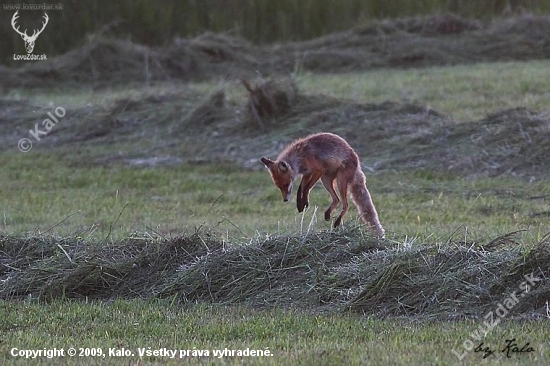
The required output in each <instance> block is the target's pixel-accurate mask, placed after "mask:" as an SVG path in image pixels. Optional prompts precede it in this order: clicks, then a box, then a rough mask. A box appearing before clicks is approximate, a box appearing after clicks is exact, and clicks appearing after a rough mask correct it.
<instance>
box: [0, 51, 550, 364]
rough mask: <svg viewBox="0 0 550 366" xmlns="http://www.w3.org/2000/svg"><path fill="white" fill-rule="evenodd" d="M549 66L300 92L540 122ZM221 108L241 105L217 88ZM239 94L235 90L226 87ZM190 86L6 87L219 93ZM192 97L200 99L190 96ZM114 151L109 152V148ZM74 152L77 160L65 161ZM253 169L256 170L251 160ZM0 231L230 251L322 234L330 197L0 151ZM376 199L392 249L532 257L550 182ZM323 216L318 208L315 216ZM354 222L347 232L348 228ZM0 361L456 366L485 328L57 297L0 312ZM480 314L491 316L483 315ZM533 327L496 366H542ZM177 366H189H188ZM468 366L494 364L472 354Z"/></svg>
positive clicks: (410, 76) (53, 94) (428, 185)
mask: <svg viewBox="0 0 550 366" xmlns="http://www.w3.org/2000/svg"><path fill="white" fill-rule="evenodd" d="M549 73H550V68H548V66H547V63H545V62H538V61H535V62H525V63H517V62H515V63H497V64H490V65H483V64H480V65H470V66H458V67H441V68H430V69H422V70H377V71H375V72H366V73H361V74H342V75H309V74H304V75H300V76H299V79H298V84H299V87H300V88H301V90H303V91H304V92H306V93H318V92H322V93H326V94H330V95H334V96H337V97H344V98H350V99H353V100H357V101H360V102H372V103H378V102H382V101H386V100H392V101H408V102H415V103H419V104H422V105H429V106H430V107H431V108H433V109H435V110H438V111H440V112H442V113H445V114H449V115H451V116H453V117H454V119H455V120H457V121H465V120H471V119H479V118H482V117H484V116H485V115H486V114H487V113H492V112H495V111H497V110H502V109H505V108H512V107H517V106H527V107H528V108H532V109H535V110H542V111H544V110H547V106H548V105H549V103H550V94H549V93H548V91H547V88H546V85H545V84H544V83H545V80H547V79H548V74H549ZM222 85H223V86H224V87H226V89H227V90H231V91H230V92H229V98H230V100H233V101H239V104H240V103H241V102H240V101H242V98H244V92H243V91H242V90H241V89H240V88H235V87H234V85H235V83H223V84H222ZM228 85H229V86H232V87H231V88H229V87H227V86H228ZM218 86H219V85H214V84H212V83H205V84H196V85H192V86H190V87H189V88H188V89H185V88H179V87H175V86H173V85H158V86H155V87H154V88H151V89H147V88H141V89H140V88H132V89H125V88H121V89H116V90H115V89H113V90H107V91H105V90H104V91H100V92H93V93H91V92H89V91H88V89H86V91H85V90H84V89H83V90H73V91H71V92H70V93H69V94H70V95H68V92H67V91H66V90H62V89H61V88H60V89H58V90H35V91H30V90H19V91H17V90H15V91H13V92H12V95H17V94H20V95H23V96H30V97H31V98H32V100H33V101H35V102H36V103H40V104H43V103H48V102H49V101H51V100H53V101H54V104H55V105H57V104H58V103H57V101H60V100H61V101H63V103H66V104H67V105H72V106H78V105H83V104H85V103H88V102H91V103H94V104H99V105H102V106H105V105H108V104H109V103H111V102H112V101H113V99H116V98H122V97H132V96H138V97H139V96H142V95H143V94H144V93H147V94H148V93H151V94H155V93H162V92H178V91H180V90H184V89H185V90H186V91H185V92H188V93H189V94H190V95H191V94H196V93H197V92H200V93H207V92H208V91H210V90H212V89H214V88H216V87H218ZM197 100H200V98H197ZM117 148H120V146H118V145H113V146H108V147H106V149H113V150H114V149H117ZM68 152H71V154H70V155H69V154H68ZM258 164H259V166H260V167H261V165H260V163H259V162H258ZM0 171H1V173H0V187H2V188H1V190H2V194H1V195H0V215H1V216H0V232H1V233H2V234H4V235H19V236H27V235H33V234H37V233H47V234H54V235H58V236H80V237H83V238H84V239H86V240H89V241H97V242H102V241H104V240H105V238H106V237H108V238H109V240H113V241H115V240H117V239H121V238H124V237H127V236H130V235H132V233H134V232H137V233H139V234H143V233H149V234H150V235H163V236H170V235H179V234H182V233H185V232H193V231H194V230H195V228H196V227H198V226H201V225H205V226H208V227H211V228H213V229H214V230H215V232H216V233H217V234H218V235H219V236H220V237H222V238H223V239H224V240H231V241H238V242H245V243H246V242H247V241H248V240H250V239H251V238H255V237H257V236H258V235H265V234H269V235H276V234H280V233H289V232H290V233H297V232H303V231H305V230H308V229H313V230H320V229H326V228H328V227H329V225H330V224H329V223H326V222H325V221H324V220H323V217H322V215H323V211H324V209H325V208H326V207H327V206H328V205H329V203H330V199H329V195H328V194H327V193H326V192H325V190H324V189H323V188H322V187H321V186H320V185H319V186H317V187H315V189H314V190H313V192H312V196H311V199H310V203H311V207H310V208H309V209H308V210H307V211H306V212H305V214H304V215H301V214H298V213H297V211H296V207H295V202H294V201H293V202H290V203H286V204H285V203H284V202H282V199H281V197H280V193H279V191H278V190H277V189H276V188H275V187H274V186H273V185H272V183H271V180H270V178H269V175H268V173H267V172H266V171H264V170H263V169H262V170H258V171H252V170H245V169H242V168H240V167H237V166H235V165H231V164H193V165H182V166H177V167H156V168H132V167H127V166H122V165H114V164H113V165H110V166H100V165H96V164H90V163H89V162H88V160H87V156H86V151H85V150H80V151H79V150H78V149H76V150H75V151H67V150H64V151H61V152H60V151H57V150H56V149H49V150H40V149H37V150H36V151H35V150H33V152H32V153H28V154H23V153H20V152H18V151H17V150H15V151H10V152H2V153H0ZM367 179H368V184H369V188H370V191H371V193H372V195H373V199H374V201H375V204H376V206H377V209H378V211H379V214H380V219H381V221H382V223H383V225H384V226H385V227H386V229H387V232H388V237H389V238H390V240H394V241H396V242H397V243H399V244H407V245H415V244H416V243H433V245H434V246H435V245H439V244H440V243H446V242H447V241H449V240H456V241H464V242H474V241H475V242H480V243H481V244H484V243H487V242H489V241H490V240H492V239H493V238H495V237H497V236H499V235H503V234H505V233H508V232H511V231H515V230H525V231H524V232H523V233H522V234H521V236H520V240H519V242H520V244H521V245H524V246H527V247H529V246H532V245H534V244H535V243H537V242H539V241H540V240H541V239H542V238H543V237H544V235H545V234H546V233H548V232H550V224H549V222H548V217H547V216H544V215H537V213H543V212H548V211H549V210H550V209H549V206H548V195H549V194H550V184H549V183H548V182H547V181H535V182H529V181H526V180H519V179H513V178H510V177H498V178H490V179H489V178H480V179H471V178H468V177H461V176H454V175H450V174H437V173H433V172H430V171H416V172H386V173H379V174H368V172H367ZM316 206H317V207H318V208H317V209H316ZM355 218H356V210H355V208H354V207H352V209H351V210H350V212H349V213H348V216H347V220H345V224H346V225H350V224H355ZM0 314H1V316H0V363H2V364H10V363H17V364H23V363H28V361H25V360H22V359H18V358H14V357H12V356H10V350H11V349H12V348H13V347H17V348H19V349H44V348H52V347H57V348H64V349H67V348H69V347H71V346H72V347H76V348H79V347H83V348H85V347H90V348H98V347H100V348H102V350H103V351H104V352H107V350H108V348H111V347H114V348H122V347H125V348H128V349H131V350H132V351H133V352H135V353H136V354H137V348H138V347H145V348H147V347H151V348H152V349H156V348H163V347H165V348H168V349H191V350H192V349H193V347H196V348H197V349H209V350H212V349H223V348H225V347H227V348H233V349H243V348H247V347H250V348H254V349H265V348H266V347H269V349H270V350H271V351H272V352H273V356H272V357H266V358H249V359H243V360H241V359H235V358H231V359H222V360H214V359H212V358H210V359H192V360H189V361H193V362H194V361H197V362H201V363H203V364H219V363H224V362H225V363H239V362H241V361H242V362H243V363H246V364H267V365H270V364H307V365H323V364H326V365H335V364H434V365H435V364H441V365H445V364H456V363H457V362H458V359H457V357H456V356H455V355H454V354H453V353H452V349H453V348H454V349H455V350H457V351H459V353H462V351H461V345H462V343H463V342H464V341H466V340H468V339H471V336H470V333H471V332H472V331H475V329H477V327H478V326H479V325H480V324H481V323H482V320H472V321H459V322H458V321H457V322H437V323H436V322H429V321H416V320H414V319H386V320H380V319H373V318H368V317H362V316H359V315H357V314H325V315H323V314H308V313H304V312H300V311H298V310H281V309H279V310H269V311H258V310H257V309H247V308H243V307H224V306H221V305H216V306H207V305H204V304H199V305H186V306H183V305H180V304H176V303H171V302H170V301H158V300H151V301H141V300H131V301H124V300H116V301H114V302H106V303H84V302H72V301H68V300H65V301H61V300H56V301H53V302H50V303H36V302H34V300H30V299H29V301H25V302H23V301H21V302H16V301H1V302H0ZM479 315H480V317H481V316H483V315H484V314H479ZM548 329H549V328H548V326H547V324H545V323H544V322H541V323H539V322H536V321H523V320H517V319H516V320H509V321H505V322H503V324H500V325H499V326H497V327H496V328H495V329H494V330H493V331H492V332H491V333H490V334H488V336H487V338H485V340H484V342H485V344H486V345H489V346H491V348H494V349H498V348H500V349H502V348H503V347H504V342H505V339H509V337H516V338H517V339H518V342H524V343H525V342H530V344H531V345H533V348H534V349H535V351H534V352H531V353H529V354H520V355H513V356H512V358H510V359H509V360H506V361H505V362H500V363H504V364H511V365H516V364H517V365H527V364H529V365H530V364H540V365H543V364H548V363H549V361H550V353H549V349H550V347H549V344H548V338H549V330H548ZM40 361H42V362H44V363H46V364H59V363H60V362H62V363H63V362H67V363H69V364H80V363H83V362H84V363H87V364H106V363H109V364H110V363H113V362H116V363H117V364H128V363H131V364H140V365H141V364H154V363H157V364H164V363H166V362H172V364H178V362H181V361H180V360H177V361H170V360H168V359H165V358H160V357H157V358H147V359H143V360H139V358H138V357H137V356H135V357H130V358H125V357H123V358H116V359H115V358H108V359H94V358H91V357H86V358H85V359H78V358H74V359H70V360H68V359H53V360H48V359H41V360H40ZM184 362H185V361H184ZM462 363H463V364H472V365H477V364H493V363H494V360H493V359H492V358H489V359H487V360H483V359H482V356H481V355H480V354H479V353H474V352H470V353H468V355H467V356H466V358H465V359H464V360H463V361H462Z"/></svg>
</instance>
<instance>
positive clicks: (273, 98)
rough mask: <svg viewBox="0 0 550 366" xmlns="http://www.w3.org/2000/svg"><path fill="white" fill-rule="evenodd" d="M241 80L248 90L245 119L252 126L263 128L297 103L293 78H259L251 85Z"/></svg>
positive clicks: (296, 91)
mask: <svg viewBox="0 0 550 366" xmlns="http://www.w3.org/2000/svg"><path fill="white" fill-rule="evenodd" d="M242 82H243V85H244V87H245V88H246V90H247V92H248V102H247V104H246V112H247V116H246V117H245V121H246V124H247V125H249V126H251V127H253V128H254V127H259V128H261V129H262V130H263V129H265V128H266V127H267V125H268V124H269V122H270V121H271V122H273V121H275V119H276V118H277V117H283V116H284V115H285V114H287V113H289V112H290V111H291V110H292V108H293V107H294V105H295V104H296V103H297V99H298V98H297V97H298V87H297V85H296V83H295V82H294V80H293V79H290V78H286V79H267V80H259V81H258V82H256V83H255V85H253V86H252V85H250V84H249V83H248V81H246V80H245V79H243V80H242ZM279 120H280V119H279ZM275 127H277V126H275Z"/></svg>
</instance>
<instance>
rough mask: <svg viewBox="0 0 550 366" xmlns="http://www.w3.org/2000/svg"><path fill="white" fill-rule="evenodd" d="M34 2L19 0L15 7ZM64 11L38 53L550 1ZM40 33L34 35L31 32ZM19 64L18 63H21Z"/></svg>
mask: <svg viewBox="0 0 550 366" xmlns="http://www.w3.org/2000/svg"><path fill="white" fill-rule="evenodd" d="M21 3H28V2H25V1H20V0H14V1H12V2H10V3H9V4H21ZM59 3H61V4H63V10H52V11H49V12H48V14H49V16H50V23H49V24H48V30H47V31H45V32H44V33H43V34H42V35H41V36H40V38H39V42H38V43H37V44H38V46H37V51H35V53H36V54H41V53H46V54H48V55H49V56H50V57H53V56H55V55H59V54H62V53H65V52H67V51H68V50H70V49H72V48H74V47H75V46H77V45H80V44H82V42H83V41H84V39H85V37H86V35H89V34H92V33H94V32H96V31H98V30H100V29H104V30H106V29H107V28H104V27H105V26H106V25H108V24H110V25H111V26H110V27H108V29H109V30H110V31H111V32H113V33H115V34H117V35H118V36H121V37H130V38H131V39H132V40H133V41H134V42H136V43H140V44H146V45H149V46H162V45H165V44H166V43H171V42H172V39H173V37H176V36H178V37H194V36H196V35H197V34H200V33H202V32H204V31H212V32H226V31H231V32H232V33H233V34H235V35H238V36H241V37H244V38H245V39H248V40H250V41H252V42H254V43H259V44H263V43H271V42H287V41H298V40H305V39H311V38H315V37H319V36H322V35H326V34H329V33H333V32H336V31H342V30H346V29H349V28H350V27H353V26H358V25H364V24H365V23H368V22H369V21H372V20H380V19H386V18H396V17H407V16H418V15H428V14H434V13H454V14H457V15H460V16H463V17H468V18H478V19H485V20H486V19H491V18H493V17H498V16H502V15H510V14H513V13H515V12H522V11H526V12H529V13H534V14H548V13H550V3H549V2H547V1H544V0H486V1H475V0H418V1H409V0H392V1H385V0H369V1H363V0H342V1H338V0H302V1H294V0H279V1H271V0H232V1H226V0H184V1H154V0H137V1H135V0H121V1H108V0H99V1H93V2H79V1H70V2H69V1H66V2H63V1H61V2H59ZM14 12H15V10H12V9H9V8H8V7H6V5H4V8H3V11H2V13H1V19H2V22H0V39H2V40H3V41H2V44H1V45H0V55H1V57H2V59H1V62H3V63H6V62H10V60H11V59H12V57H11V56H12V54H13V53H14V52H15V53H22V52H23V48H22V46H21V45H20V43H21V42H22V41H21V38H20V37H19V35H18V34H16V33H15V32H14V31H13V29H12V28H11V24H10V19H11V17H12V15H13V13H14ZM22 14H24V15H22V16H21V17H20V19H19V23H18V24H23V27H22V28H21V29H25V28H29V29H32V28H33V26H34V27H35V28H38V27H40V25H41V21H42V19H41V17H42V12H40V11H24V12H23V13H22ZM31 33H32V32H31ZM16 65H17V64H16Z"/></svg>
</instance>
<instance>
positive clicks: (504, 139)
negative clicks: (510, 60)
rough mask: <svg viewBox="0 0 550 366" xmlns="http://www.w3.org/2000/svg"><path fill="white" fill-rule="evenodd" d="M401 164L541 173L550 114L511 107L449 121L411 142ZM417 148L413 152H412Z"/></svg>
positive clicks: (549, 140) (549, 145) (549, 142)
mask: <svg viewBox="0 0 550 366" xmlns="http://www.w3.org/2000/svg"><path fill="white" fill-rule="evenodd" d="M410 143H411V145H412V146H420V147H421V148H419V149H411V152H410V155H409V157H408V158H407V159H408V162H405V166H408V167H413V166H416V167H419V166H420V165H421V164H426V165H428V164H429V165H432V164H434V163H435V161H436V160H440V163H439V164H434V167H435V168H436V169H438V170H448V171H454V172H457V173H466V174H468V173H469V174H484V175H490V176H494V175H500V174H507V175H513V176H520V177H527V178H532V177H545V176H547V173H546V172H547V171H548V170H549V169H550V166H548V158H547V157H548V156H550V116H548V115H547V114H540V113H535V112H531V111H529V110H527V109H525V108H515V109H511V110H506V111H502V112H499V113H495V114H492V115H489V116H487V117H486V118H485V119H482V120H480V121H473V122H465V123H460V124H452V125H448V126H445V127H441V128H438V129H436V130H434V131H433V134H432V135H431V136H430V137H429V138H428V136H423V137H419V138H415V139H412V140H411V142H410ZM414 150H416V151H414Z"/></svg>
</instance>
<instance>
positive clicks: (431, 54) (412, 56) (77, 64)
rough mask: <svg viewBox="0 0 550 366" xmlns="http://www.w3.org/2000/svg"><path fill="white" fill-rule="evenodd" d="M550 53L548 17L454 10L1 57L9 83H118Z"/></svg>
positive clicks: (100, 41)
mask: <svg viewBox="0 0 550 366" xmlns="http://www.w3.org/2000/svg"><path fill="white" fill-rule="evenodd" d="M549 57H550V17H543V16H532V15H521V16H517V17H512V18H502V19H496V20H494V21H493V22H491V23H485V24H484V23H482V22H480V21H477V20H471V19H463V18H460V17H457V16H454V15H433V16H428V17H414V18H404V19H395V20H384V21H376V22H371V23H369V24H366V25H363V26H360V27H358V28H355V29H350V30H348V31H345V32H340V33H334V34H330V35H327V36H323V37H320V38H316V39H313V40H309V41H303V42H292V43H288V44H282V45H266V46H255V45H253V44H251V43H249V42H247V41H246V40H244V39H242V38H239V37H235V36H232V35H229V34H214V33H210V32H207V33H204V34H202V35H199V36H197V37H194V38H185V39H184V38H176V39H175V40H174V41H173V42H172V43H170V44H168V45H166V46H163V47H159V48H151V47H147V46H144V45H139V44H135V43H132V42H130V41H129V40H121V39H117V38H113V37H109V36H107V35H105V34H103V33H98V34H96V35H93V36H91V37H88V39H87V40H86V41H85V42H84V43H83V44H82V45H81V46H80V47H78V48H75V49H74V50H72V51H70V52H68V53H66V54H63V55H60V56H57V57H53V58H51V59H50V58H49V59H48V60H47V61H41V62H32V63H17V64H15V65H13V66H21V65H20V64H23V65H22V66H21V67H14V68H9V67H4V66H1V65H0V80H2V86H4V87H44V86H45V87H51V86H54V85H56V86H57V85H58V84H59V83H60V82H65V83H73V84H78V85H81V84H83V83H84V84H88V83H92V84H94V85H100V86H103V85H113V84H118V83H129V82H133V83H145V84H147V85H148V84H149V83H152V82H155V81H167V80H169V81H174V80H177V81H183V82H185V81H190V80H193V81H197V80H206V79H219V78H226V79H235V78H241V77H245V78H249V77H254V75H257V73H258V72H259V73H260V74H262V75H275V74H289V73H292V72H295V71H296V70H303V71H311V72H342V71H356V70H369V69H373V68H389V67H399V68H410V67H427V66H434V65H457V64H468V63H477V62H493V61H505V60H530V59H547V58H549Z"/></svg>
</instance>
